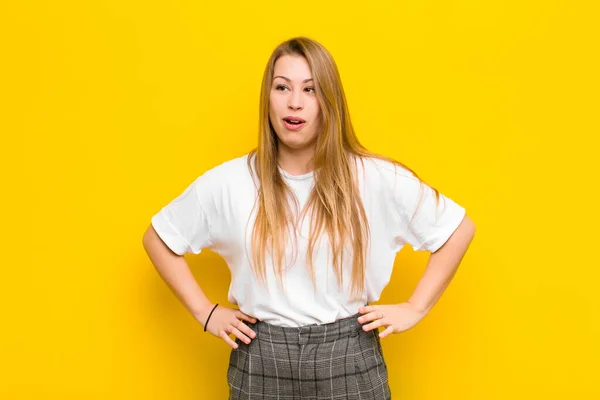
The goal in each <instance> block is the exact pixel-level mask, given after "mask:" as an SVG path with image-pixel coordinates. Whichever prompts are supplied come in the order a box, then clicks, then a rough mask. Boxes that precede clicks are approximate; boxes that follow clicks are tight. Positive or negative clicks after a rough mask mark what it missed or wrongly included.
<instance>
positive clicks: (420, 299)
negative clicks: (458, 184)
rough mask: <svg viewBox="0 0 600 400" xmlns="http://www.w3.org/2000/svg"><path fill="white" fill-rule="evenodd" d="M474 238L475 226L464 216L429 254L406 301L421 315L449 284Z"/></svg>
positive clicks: (433, 303)
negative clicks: (442, 241)
mask: <svg viewBox="0 0 600 400" xmlns="http://www.w3.org/2000/svg"><path fill="white" fill-rule="evenodd" d="M474 236H475V224H474V223H473V221H472V220H471V218H469V217H468V216H466V215H465V217H464V218H463V220H462V222H461V223H460V225H459V226H458V228H456V230H455V231H454V233H453V234H452V235H451V236H450V238H449V239H448V240H447V241H446V243H445V244H444V245H443V246H442V247H440V248H439V249H438V250H437V251H436V252H434V253H431V255H430V257H429V261H428V262H427V267H426V268H425V272H424V273H423V276H422V277H421V279H420V280H419V283H418V284H417V286H416V287H415V290H414V292H413V294H412V296H411V297H410V298H409V300H408V302H409V303H411V304H413V305H414V306H415V307H416V308H417V310H419V311H420V312H421V313H423V315H425V314H427V313H428V312H429V310H431V308H432V307H433V306H434V305H435V303H436V302H437V301H438V299H439V298H440V296H441V295H442V293H443V292H444V290H446V288H447V287H448V285H449V284H450V281H451V280H452V278H453V277H454V274H455V273H456V270H457V269H458V266H459V265H460V263H461V261H462V259H463V257H464V255H465V253H466V252H467V249H468V248H469V245H470V244H471V241H472V240H473V237H474Z"/></svg>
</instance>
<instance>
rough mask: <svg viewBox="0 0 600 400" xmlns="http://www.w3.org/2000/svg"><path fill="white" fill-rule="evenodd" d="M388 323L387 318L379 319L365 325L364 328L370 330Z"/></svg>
mask: <svg viewBox="0 0 600 400" xmlns="http://www.w3.org/2000/svg"><path fill="white" fill-rule="evenodd" d="M383 325H388V324H387V320H386V319H377V320H375V322H371V323H370V324H367V325H363V329H364V330H365V331H370V330H372V329H375V328H379V327H380V326H383Z"/></svg>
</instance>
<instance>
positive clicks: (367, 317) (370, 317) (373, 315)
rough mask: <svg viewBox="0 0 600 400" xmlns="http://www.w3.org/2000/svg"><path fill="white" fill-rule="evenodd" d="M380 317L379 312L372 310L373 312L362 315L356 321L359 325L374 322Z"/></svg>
mask: <svg viewBox="0 0 600 400" xmlns="http://www.w3.org/2000/svg"><path fill="white" fill-rule="evenodd" d="M381 315H382V313H381V311H377V310H374V311H372V312H370V313H368V314H367V315H363V316H362V317H360V318H359V319H358V321H359V322H360V323H364V322H369V321H375V320H376V319H380V318H381Z"/></svg>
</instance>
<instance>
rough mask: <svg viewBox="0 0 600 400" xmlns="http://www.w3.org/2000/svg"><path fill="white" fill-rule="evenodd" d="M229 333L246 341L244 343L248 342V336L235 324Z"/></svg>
mask: <svg viewBox="0 0 600 400" xmlns="http://www.w3.org/2000/svg"><path fill="white" fill-rule="evenodd" d="M231 333H232V334H233V336H235V337H236V338H238V339H240V340H241V341H242V342H244V343H246V344H250V338H249V337H248V336H246V335H244V334H243V333H242V332H241V331H240V330H239V329H238V328H236V327H235V326H232V327H231Z"/></svg>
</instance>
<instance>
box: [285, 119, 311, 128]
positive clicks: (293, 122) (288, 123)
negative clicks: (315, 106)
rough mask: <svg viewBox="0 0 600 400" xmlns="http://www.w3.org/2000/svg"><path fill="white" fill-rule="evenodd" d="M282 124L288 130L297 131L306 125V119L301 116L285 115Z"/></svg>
mask: <svg viewBox="0 0 600 400" xmlns="http://www.w3.org/2000/svg"><path fill="white" fill-rule="evenodd" d="M283 124H284V125H285V127H286V128H287V129H288V130H290V131H297V130H300V129H302V127H303V126H304V125H306V121H305V120H303V119H302V118H296V117H286V118H284V119H283Z"/></svg>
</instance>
